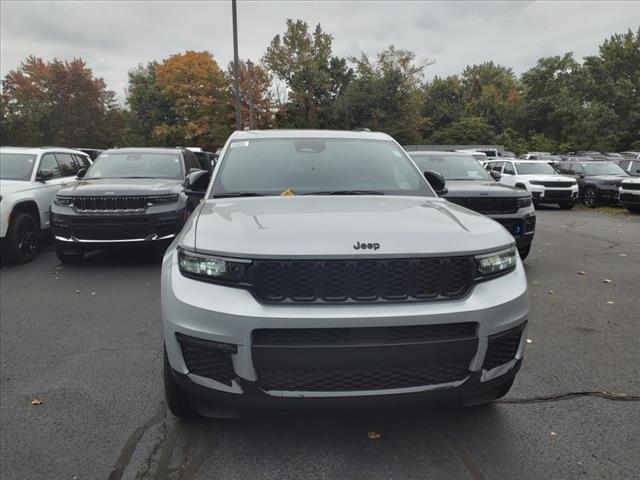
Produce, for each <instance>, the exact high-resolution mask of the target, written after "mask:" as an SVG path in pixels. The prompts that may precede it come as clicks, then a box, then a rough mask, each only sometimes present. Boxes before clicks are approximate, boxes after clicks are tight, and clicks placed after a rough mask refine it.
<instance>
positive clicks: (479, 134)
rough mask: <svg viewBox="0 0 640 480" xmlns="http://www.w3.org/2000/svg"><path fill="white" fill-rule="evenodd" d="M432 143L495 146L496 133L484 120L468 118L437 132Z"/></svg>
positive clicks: (431, 140) (432, 138)
mask: <svg viewBox="0 0 640 480" xmlns="http://www.w3.org/2000/svg"><path fill="white" fill-rule="evenodd" d="M430 142H431V143H433V144H442V145H457V144H459V145H464V144H493V143H494V142H495V131H494V129H493V127H492V126H491V125H489V124H488V123H487V122H486V121H485V120H484V119H483V118H480V117H466V118H463V119H461V120H460V121H459V122H454V123H452V124H451V125H449V126H448V127H444V128H442V129H440V130H438V131H436V132H435V133H434V134H433V136H432V137H431V139H430Z"/></svg>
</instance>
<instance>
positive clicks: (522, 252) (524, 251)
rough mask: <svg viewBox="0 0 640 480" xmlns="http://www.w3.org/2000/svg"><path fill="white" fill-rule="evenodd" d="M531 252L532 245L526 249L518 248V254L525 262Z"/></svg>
mask: <svg viewBox="0 0 640 480" xmlns="http://www.w3.org/2000/svg"><path fill="white" fill-rule="evenodd" d="M530 251H531V244H529V245H527V246H526V247H520V248H518V253H519V254H520V260H523V261H524V259H525V258H527V256H528V255H529V252H530Z"/></svg>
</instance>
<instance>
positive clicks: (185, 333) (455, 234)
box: [161, 130, 529, 417]
mask: <svg viewBox="0 0 640 480" xmlns="http://www.w3.org/2000/svg"><path fill="white" fill-rule="evenodd" d="M211 176H212V179H211V181H209V173H208V172H203V171H194V172H191V173H190V174H189V175H188V177H187V182H186V183H187V187H186V188H187V191H188V192H190V194H191V195H193V196H196V195H197V196H200V197H201V198H202V200H201V201H200V203H199V204H198V206H197V207H196V208H195V210H194V212H193V214H192V215H191V216H190V217H189V219H188V220H187V222H186V224H185V226H184V228H183V229H182V231H181V232H180V234H179V235H178V236H177V237H176V239H175V240H174V241H173V243H172V244H171V245H170V247H169V248H168V250H167V251H166V253H165V256H164V260H163V265H162V279H161V305H162V322H163V332H164V344H165V356H164V382H165V393H166V400H167V405H168V406H169V409H170V410H171V412H173V414H174V415H176V416H178V417H192V416H197V415H204V416H213V417H218V416H228V415H232V414H235V413H237V411H238V410H241V409H242V408H243V407H244V408H261V407H280V408H289V407H299V406H304V407H334V406H335V407H338V406H351V407H361V406H363V405H367V404H377V405H380V404H388V403H404V402H427V401H447V402H453V403H456V404H463V405H476V404H481V403H487V402H491V401H493V400H495V399H496V398H499V397H501V396H503V395H505V394H506V392H507V391H508V390H509V388H510V387H511V385H512V383H513V380H514V376H515V374H516V372H517V371H518V369H519V368H520V364H521V361H522V354H523V349H524V342H525V339H526V328H527V320H528V317H529V303H528V295H527V282H526V278H525V272H524V269H523V266H522V262H521V260H520V257H519V255H518V253H517V250H516V247H515V241H514V239H513V237H512V236H511V235H510V234H509V233H508V232H507V231H506V230H505V229H504V228H502V227H501V226H500V225H499V224H497V223H496V222H494V221H493V220H491V219H489V218H487V217H485V216H483V215H480V214H478V213H476V212H474V211H472V210H468V209H466V208H464V207H462V206H459V205H455V204H452V203H450V202H447V201H446V200H444V199H442V198H439V197H438V195H437V194H436V192H437V191H442V190H443V189H444V188H445V180H444V179H443V177H442V176H441V175H440V174H438V173H436V172H433V171H427V172H422V171H420V170H419V169H418V167H417V166H416V164H415V163H414V162H413V161H412V160H411V158H410V157H409V156H408V155H407V153H406V152H405V151H404V150H403V149H402V147H401V146H400V145H399V144H398V143H397V142H395V141H394V140H393V139H392V138H391V137H389V136H388V135H385V134H382V133H374V132H341V131H314V130H299V131H287V130H272V131H237V132H234V133H233V134H232V135H231V136H230V138H229V139H228V141H227V143H226V145H225V147H224V148H223V150H222V152H221V156H220V161H219V162H218V163H217V164H216V167H215V169H214V171H213V173H212V174H211Z"/></svg>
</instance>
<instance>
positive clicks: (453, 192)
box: [443, 180, 529, 198]
mask: <svg viewBox="0 0 640 480" xmlns="http://www.w3.org/2000/svg"><path fill="white" fill-rule="evenodd" d="M447 190H448V192H447V193H446V194H445V195H443V197H444V198H447V197H478V196H483V197H484V196H492V197H528V196H529V193H528V192H527V191H526V190H521V189H519V188H514V187H508V186H507V185H502V184H500V183H496V182H492V181H486V182H480V181H476V180H447Z"/></svg>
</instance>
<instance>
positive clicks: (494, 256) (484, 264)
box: [475, 247, 517, 277]
mask: <svg viewBox="0 0 640 480" xmlns="http://www.w3.org/2000/svg"><path fill="white" fill-rule="evenodd" d="M516 255H517V253H516V247H509V248H507V249H505V250H500V251H498V252H492V253H487V254H484V255H476V256H475V260H476V264H477V268H478V273H479V274H480V276H482V277H495V276H497V275H500V274H502V273H507V272H508V271H511V270H513V269H514V268H515V266H516Z"/></svg>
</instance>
